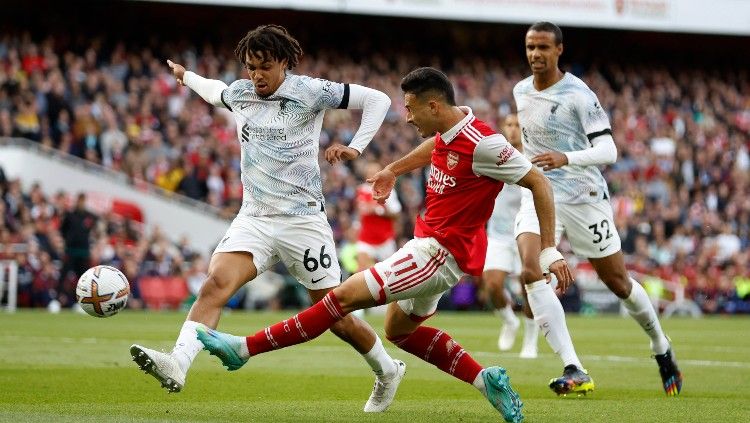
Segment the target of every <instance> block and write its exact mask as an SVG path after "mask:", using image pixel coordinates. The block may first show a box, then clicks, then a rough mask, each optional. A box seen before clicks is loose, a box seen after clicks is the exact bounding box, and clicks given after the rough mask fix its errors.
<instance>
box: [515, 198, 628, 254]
mask: <svg viewBox="0 0 750 423" xmlns="http://www.w3.org/2000/svg"><path fill="white" fill-rule="evenodd" d="M555 214H556V217H557V219H556V222H555V244H559V243H560V237H561V236H562V234H563V232H564V233H565V236H566V237H567V238H568V241H569V242H570V246H571V247H572V248H573V252H574V253H575V254H576V255H577V256H579V257H585V258H602V257H608V256H611V255H612V254H614V253H616V252H618V251H620V235H619V234H618V233H617V228H616V227H615V221H614V216H613V213H612V205H611V204H610V203H609V201H608V200H599V201H597V202H594V203H582V204H566V203H560V204H557V203H556V204H555ZM524 232H531V233H534V234H537V235H539V220H538V219H537V216H536V210H535V209H534V199H533V197H532V195H531V191H528V190H524V193H523V197H522V198H521V209H520V210H519V211H518V214H517V215H516V227H515V237H516V238H518V235H520V234H522V233H524Z"/></svg>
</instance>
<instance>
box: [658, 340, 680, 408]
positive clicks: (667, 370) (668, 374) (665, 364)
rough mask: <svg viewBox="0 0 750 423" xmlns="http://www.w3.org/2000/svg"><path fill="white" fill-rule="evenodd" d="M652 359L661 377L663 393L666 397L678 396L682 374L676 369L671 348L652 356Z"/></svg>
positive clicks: (675, 361)
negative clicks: (657, 366) (654, 360)
mask: <svg viewBox="0 0 750 423" xmlns="http://www.w3.org/2000/svg"><path fill="white" fill-rule="evenodd" d="M654 358H655V359H656V363H657V364H658V365H659V375H661V381H662V386H663V387H664V392H665V393H666V394H667V395H668V396H676V395H679V394H680V391H682V373H681V372H680V369H679V367H677V360H675V357H674V353H673V352H672V348H670V349H668V350H667V352H666V353H664V354H656V355H654Z"/></svg>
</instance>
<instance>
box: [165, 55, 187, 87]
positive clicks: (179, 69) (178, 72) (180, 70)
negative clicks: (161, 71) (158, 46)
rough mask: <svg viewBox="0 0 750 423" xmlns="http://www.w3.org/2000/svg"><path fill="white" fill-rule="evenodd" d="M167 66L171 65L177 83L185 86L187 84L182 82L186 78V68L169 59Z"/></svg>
mask: <svg viewBox="0 0 750 423" xmlns="http://www.w3.org/2000/svg"><path fill="white" fill-rule="evenodd" d="M167 64H168V65H169V69H172V75H174V79H176V80H177V83H178V84H180V85H185V82H184V81H183V80H182V77H183V76H185V67H184V66H182V65H181V64H179V63H175V62H173V61H171V60H169V59H167Z"/></svg>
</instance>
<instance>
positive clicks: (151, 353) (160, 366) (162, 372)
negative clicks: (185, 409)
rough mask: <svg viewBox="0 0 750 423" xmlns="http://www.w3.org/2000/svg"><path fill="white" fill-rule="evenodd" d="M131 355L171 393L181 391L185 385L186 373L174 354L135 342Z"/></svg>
mask: <svg viewBox="0 0 750 423" xmlns="http://www.w3.org/2000/svg"><path fill="white" fill-rule="evenodd" d="M130 355H131V356H132V357H133V361H135V363H136V364H138V367H139V368H140V369H141V370H143V371H144V372H145V373H148V374H150V375H151V376H153V377H155V378H156V380H158V381H159V383H161V386H162V388H165V389H166V390H167V391H169V392H170V393H172V392H180V391H181V390H182V388H183V387H184V386H185V373H184V372H183V371H182V370H181V369H180V366H179V364H177V359H175V358H174V357H173V356H172V354H167V353H163V352H161V351H156V350H152V349H150V348H146V347H142V346H140V345H135V344H134V345H132V346H131V347H130Z"/></svg>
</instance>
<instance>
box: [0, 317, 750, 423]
mask: <svg viewBox="0 0 750 423" xmlns="http://www.w3.org/2000/svg"><path fill="white" fill-rule="evenodd" d="M286 316H288V313H232V314H227V315H225V316H223V317H222V323H221V326H220V327H221V329H223V330H225V331H230V332H234V333H240V334H248V333H250V332H255V331H256V330H258V329H261V328H262V327H264V326H266V325H267V324H269V323H273V322H276V321H277V320H280V319H281V318H284V317H286ZM183 319H184V314H183V313H148V314H146V313H139V312H128V311H125V312H123V313H121V314H120V315H117V316H114V317H112V318H109V319H95V318H92V317H89V316H87V315H80V314H73V313H62V314H59V315H51V314H47V313H42V312H20V313H17V314H15V315H9V314H0V421H8V422H110V421H112V422H117V421H123V422H124V421H128V422H131V421H134V422H161V421H179V422H190V421H196V422H197V421H203V422H208V421H212V422H233V421H243V422H248V421H252V422H379V423H380V422H399V423H404V422H406V423H418V422H430V423H436V422H488V421H501V420H502V419H501V417H500V415H499V414H498V413H497V412H496V411H495V410H494V409H493V408H491V406H490V405H489V403H487V402H486V400H485V399H484V398H483V397H482V396H481V395H480V394H479V393H478V392H477V391H476V390H475V389H474V388H473V387H471V386H469V385H467V384H464V383H461V382H459V381H457V380H455V379H453V378H451V377H450V376H447V375H445V374H443V373H442V372H440V371H439V370H437V369H435V368H434V367H432V366H431V365H429V364H427V363H424V362H422V361H421V360H419V359H417V358H416V357H413V356H411V355H409V354H407V353H404V352H403V351H400V350H397V349H396V348H393V347H392V346H390V345H388V350H389V351H390V352H391V353H392V355H393V356H394V357H397V358H400V359H402V360H404V361H405V362H406V363H407V366H408V367H407V372H406V378H405V379H404V381H403V383H402V384H401V387H400V389H399V392H398V394H397V396H396V401H395V402H394V403H393V405H392V406H391V408H390V409H389V410H388V411H387V412H386V413H384V414H379V415H371V414H365V413H363V412H362V406H363V405H364V402H365V401H366V399H367V397H368V395H369V393H370V389H371V386H372V382H373V377H372V375H371V373H370V371H369V369H368V368H367V366H366V364H365V362H364V361H363V360H362V358H361V357H360V356H359V355H357V354H356V353H355V352H354V350H352V349H351V348H349V347H348V346H347V345H345V344H343V343H342V342H341V341H339V340H338V339H337V338H335V337H334V336H333V335H331V334H325V335H324V336H322V337H321V338H319V339H318V340H315V341H313V342H311V343H308V344H305V345H301V346H297V347H292V348H288V349H286V350H282V351H277V352H273V353H269V354H265V355H262V356H259V357H256V358H253V359H251V361H250V362H249V363H248V364H247V365H246V366H245V367H244V368H242V369H240V370H239V371H236V372H227V371H225V370H224V368H222V367H220V365H219V362H218V360H217V359H216V358H215V357H210V356H208V354H207V353H205V352H203V353H201V355H200V356H199V357H198V358H197V360H196V362H195V364H194V366H193V368H192V370H191V372H190V374H189V375H188V379H187V385H186V387H185V389H184V390H183V392H181V393H179V394H167V393H166V391H164V390H162V389H161V388H159V386H158V384H157V382H156V381H155V380H154V379H153V378H151V377H150V376H147V375H144V374H143V373H141V372H140V371H138V369H137V368H136V366H135V364H134V363H133V362H131V361H130V355H129V353H128V348H129V346H130V344H131V343H134V342H136V343H142V344H144V345H146V346H149V347H154V348H163V349H170V348H171V346H172V345H173V342H174V339H175V338H176V336H177V331H178V329H179V327H180V325H181V322H182V320H183ZM368 320H369V321H370V323H371V324H373V326H374V327H375V328H376V330H377V331H378V332H379V333H381V335H382V323H383V322H382V317H380V316H372V317H369V316H368ZM427 324H429V325H432V326H436V327H439V328H442V329H444V330H446V331H448V332H449V333H450V334H451V335H453V336H454V338H455V339H456V340H457V341H458V342H460V343H461V344H462V345H463V346H464V347H465V348H466V349H467V350H468V351H470V352H471V353H473V354H474V357H475V358H476V359H477V360H478V361H480V362H481V363H482V364H483V365H501V366H504V367H506V368H507V369H508V372H509V374H510V376H511V381H512V383H513V386H514V387H515V388H516V390H518V391H519V393H520V394H521V397H522V399H523V401H524V403H525V406H524V413H525V415H526V421H527V422H553V421H554V422H560V421H569V422H582V423H589V422H607V423H614V422H747V421H750V400H748V397H749V396H750V359H749V358H748V357H750V355H749V353H750V319H748V318H726V317H711V318H706V319H702V320H692V319H670V320H665V321H664V322H663V326H664V327H665V329H666V331H667V333H668V334H669V335H670V336H671V337H672V339H673V341H674V343H675V351H676V354H677V357H678V359H679V360H680V365H681V368H682V371H683V374H684V376H685V383H684V385H683V392H682V395H681V396H680V397H678V398H668V397H666V396H665V395H664V393H663V391H662V389H661V382H660V379H659V375H658V371H657V368H656V364H655V362H654V360H653V359H651V358H650V350H649V348H648V340H647V338H646V337H645V336H644V335H643V334H642V333H641V330H640V328H638V327H637V325H636V324H635V323H634V322H633V321H632V320H630V319H627V318H621V317H618V316H596V317H578V316H568V324H569V327H570V330H571V333H572V335H573V339H574V341H575V343H576V347H577V351H578V353H579V355H580V356H581V359H582V360H583V363H584V365H585V366H587V367H588V369H589V371H590V374H591V375H592V376H593V378H594V380H595V381H596V387H597V388H596V391H595V392H594V393H593V394H590V395H588V396H587V397H580V398H577V397H559V398H558V397H556V396H555V395H554V394H553V393H552V392H551V391H549V389H548V388H547V386H546V385H547V381H548V380H549V379H550V378H551V377H553V376H557V375H559V373H560V371H561V370H562V365H561V363H560V361H559V360H558V358H557V357H556V356H555V355H553V354H552V352H551V351H550V349H549V347H548V346H547V345H546V343H545V342H544V340H541V339H540V341H539V344H540V347H539V350H540V353H541V354H540V358H538V359H536V360H522V359H519V358H517V354H518V350H519V348H520V345H519V344H520V339H519V342H517V343H516V346H515V348H514V349H513V350H512V351H511V352H509V353H502V354H501V353H499V352H498V351H497V350H496V342H497V334H498V324H497V319H496V318H495V317H494V316H492V315H491V314H490V313H485V314H482V313H445V312H441V313H438V315H437V316H435V317H434V318H432V319H430V320H429V321H428V322H427Z"/></svg>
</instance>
